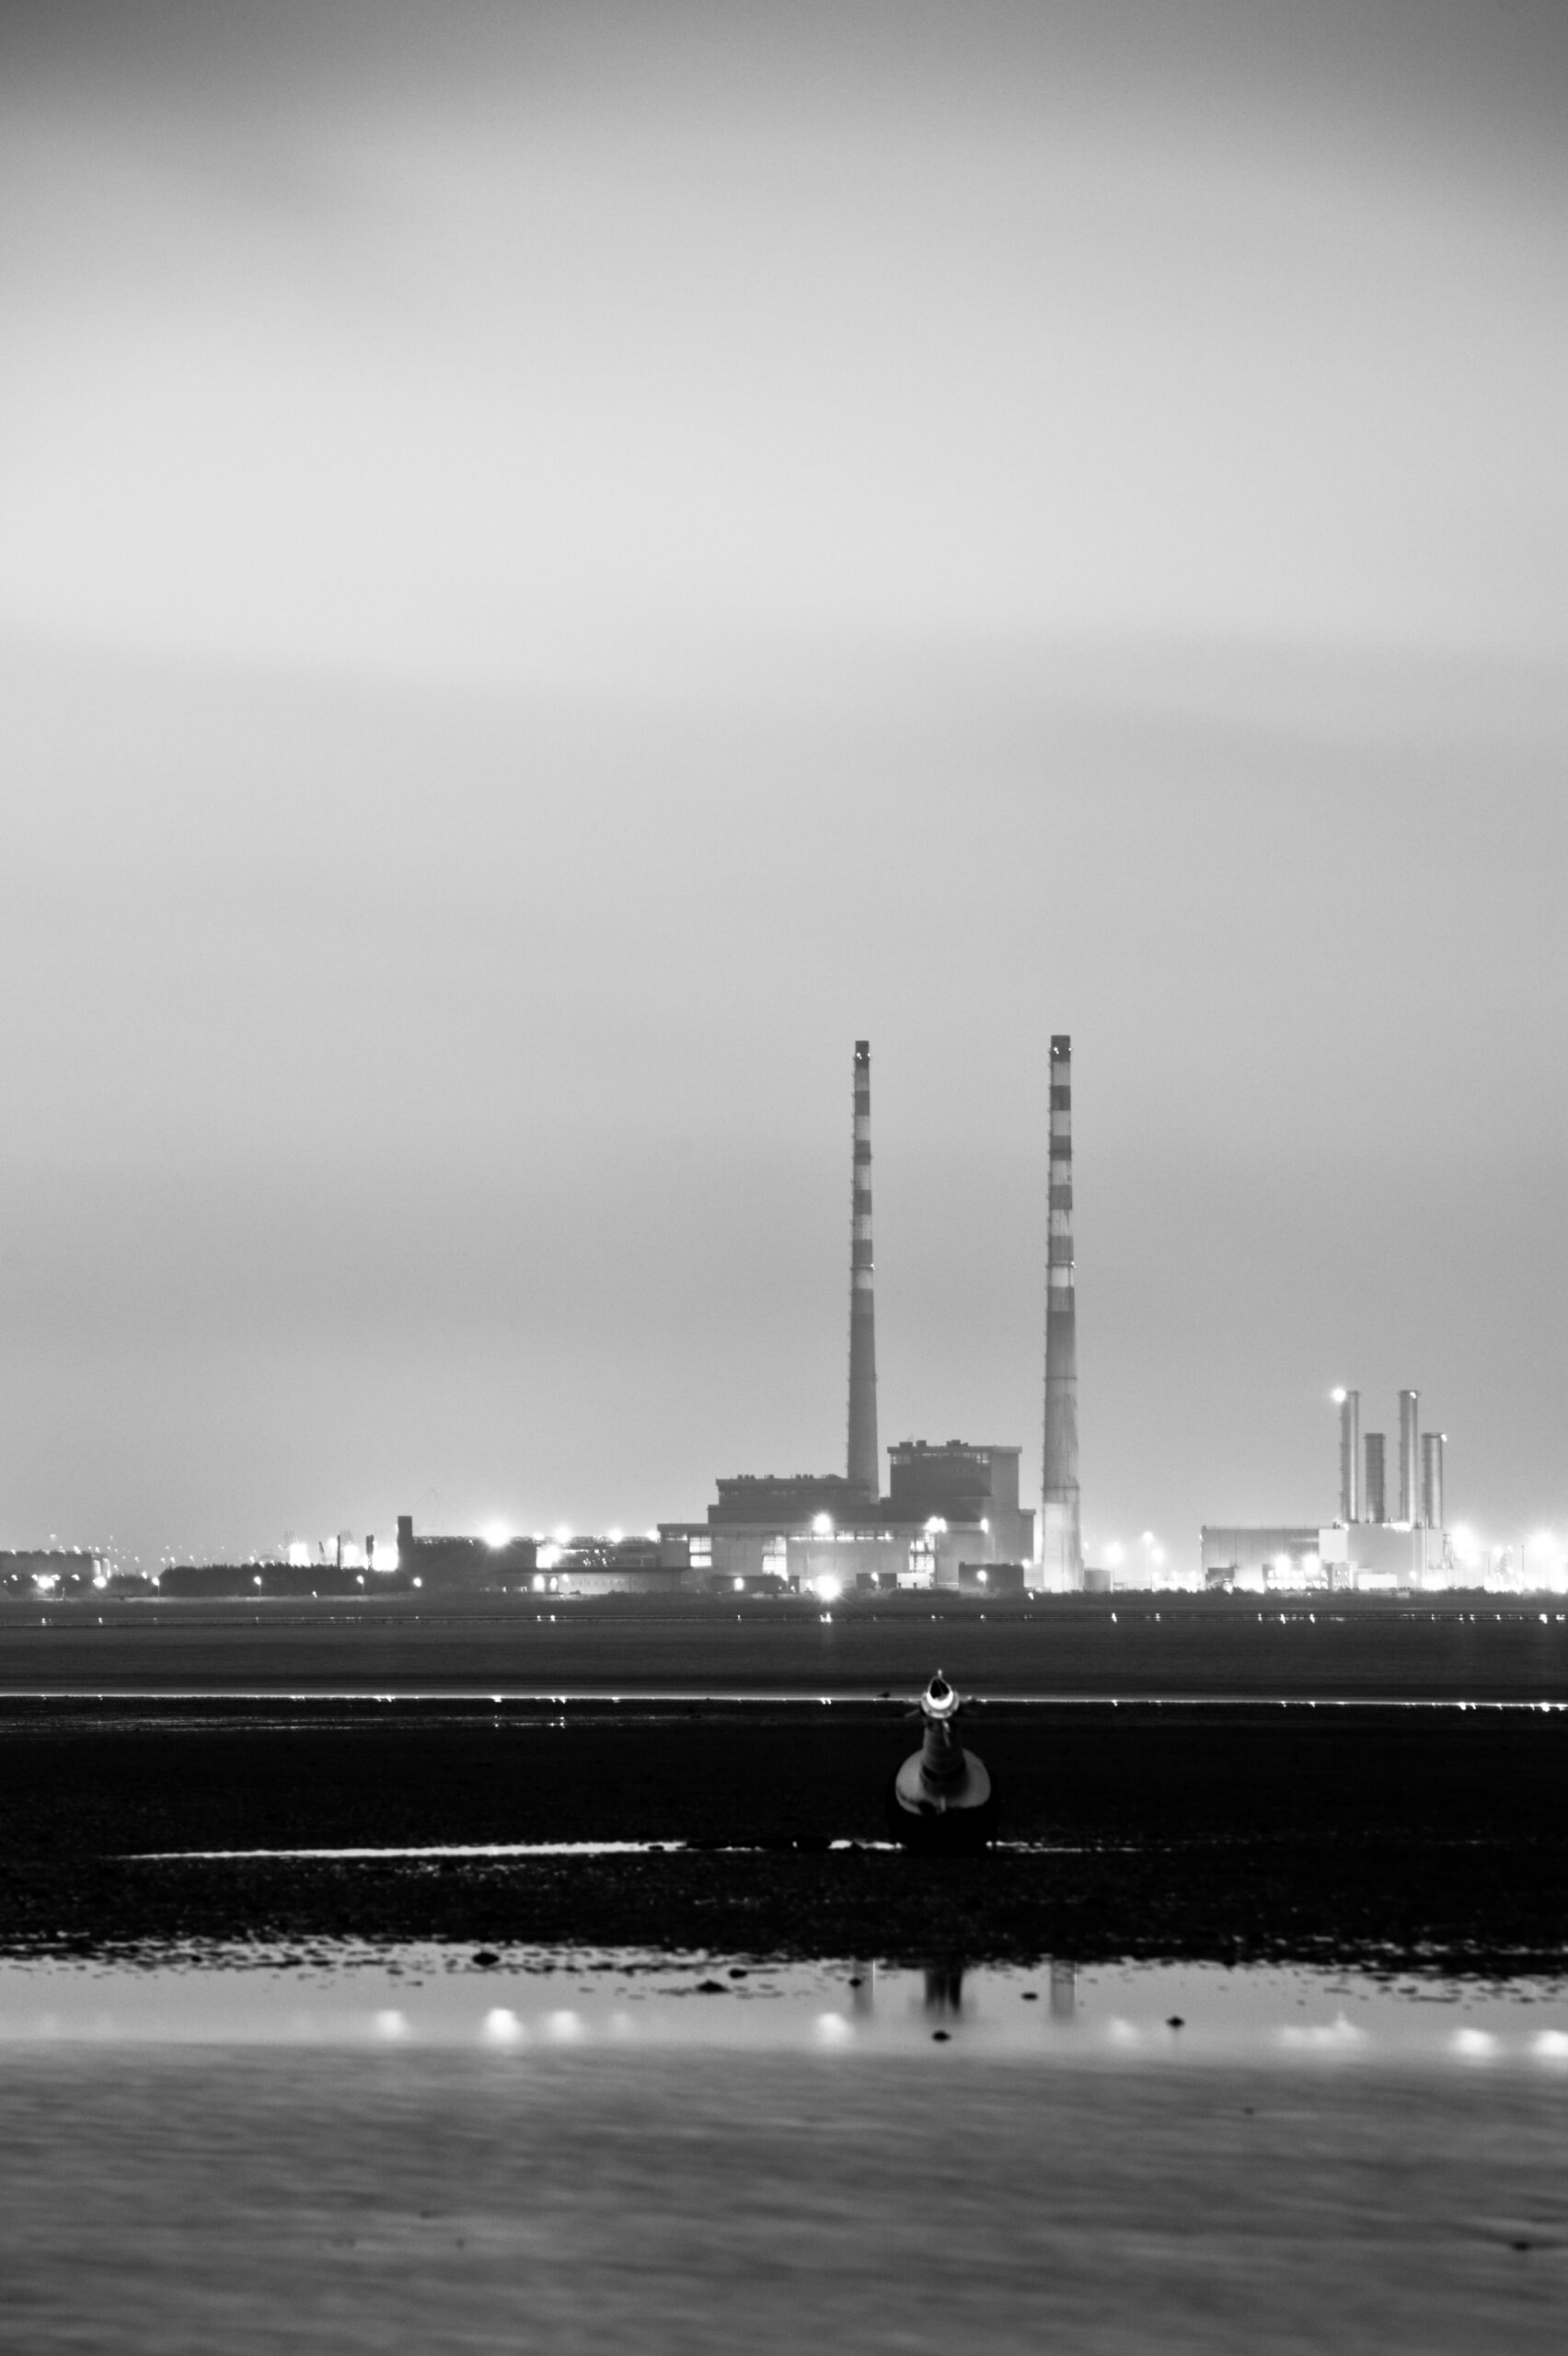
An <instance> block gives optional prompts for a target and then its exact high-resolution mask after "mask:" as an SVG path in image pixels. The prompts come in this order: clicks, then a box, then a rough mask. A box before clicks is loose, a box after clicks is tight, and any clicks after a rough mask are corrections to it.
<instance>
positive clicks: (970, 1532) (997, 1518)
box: [706, 1439, 1034, 1593]
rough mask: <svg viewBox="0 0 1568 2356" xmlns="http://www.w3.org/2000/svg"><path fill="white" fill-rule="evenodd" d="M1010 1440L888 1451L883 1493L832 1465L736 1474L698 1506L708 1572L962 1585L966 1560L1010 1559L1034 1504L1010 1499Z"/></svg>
mask: <svg viewBox="0 0 1568 2356" xmlns="http://www.w3.org/2000/svg"><path fill="white" fill-rule="evenodd" d="M1019 1456H1020V1451H1019V1449H1016V1448H995V1447H980V1446H976V1445H974V1444H973V1443H971V1442H969V1441H966V1440H961V1439H951V1440H946V1441H943V1442H942V1443H941V1444H940V1446H939V1445H932V1444H930V1443H928V1441H926V1440H923V1439H908V1440H902V1441H900V1443H899V1444H898V1446H897V1447H895V1448H893V1449H890V1450H889V1451H888V1466H889V1475H888V1488H887V1495H886V1496H872V1497H869V1498H868V1497H866V1496H863V1495H862V1494H861V1493H860V1491H859V1485H858V1484H856V1483H854V1482H852V1481H849V1480H847V1479H844V1478H841V1477H840V1476H839V1475H838V1474H836V1473H817V1474H812V1473H801V1474H797V1475H796V1476H795V1477H794V1478H792V1479H790V1480H780V1479H778V1478H777V1477H776V1476H775V1475H773V1474H764V1475H756V1474H744V1473H743V1474H741V1475H739V1476H737V1477H736V1478H734V1479H732V1480H723V1481H721V1482H720V1483H719V1484H718V1487H719V1496H718V1501H717V1503H716V1504H714V1505H711V1506H709V1509H708V1522H707V1530H706V1534H707V1537H708V1540H709V1562H708V1572H709V1576H710V1577H711V1578H712V1579H714V1580H715V1581H718V1582H724V1583H729V1584H731V1585H732V1584H733V1582H734V1581H735V1580H736V1579H739V1580H741V1581H742V1582H743V1584H744V1585H746V1586H755V1585H756V1584H758V1583H760V1582H763V1581H773V1582H778V1583H780V1584H785V1585H788V1586H790V1587H802V1588H815V1589H816V1590H817V1591H818V1592H819V1593H821V1592H823V1591H824V1589H829V1588H831V1589H833V1590H836V1591H837V1592H839V1593H843V1592H846V1591H847V1590H849V1589H852V1588H856V1587H858V1586H859V1587H874V1586H886V1587H890V1588H891V1587H908V1588H917V1587H940V1588H962V1587H963V1585H964V1584H965V1583H966V1582H965V1580H964V1576H963V1573H964V1570H965V1567H966V1566H968V1567H970V1568H972V1569H974V1571H976V1572H978V1571H980V1570H986V1571H988V1570H989V1569H990V1568H991V1567H992V1566H993V1565H998V1564H1013V1565H1021V1564H1022V1563H1024V1562H1026V1561H1028V1560H1030V1559H1031V1558H1032V1554H1033V1552H1034V1516H1033V1515H1032V1513H1030V1512H1028V1511H1027V1510H1025V1509H1024V1508H1022V1507H1020V1505H1019V1501H1018V1473H1019Z"/></svg>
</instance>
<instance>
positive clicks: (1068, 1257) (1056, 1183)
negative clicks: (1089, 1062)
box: [1040, 1032, 1083, 1588]
mask: <svg viewBox="0 0 1568 2356" xmlns="http://www.w3.org/2000/svg"><path fill="white" fill-rule="evenodd" d="M1049 1201H1050V1238H1049V1242H1048V1243H1047V1246H1046V1266H1045V1463H1044V1477H1043V1481H1042V1483H1041V1491H1040V1566H1041V1571H1042V1574H1043V1581H1044V1584H1045V1586H1046V1587H1047V1588H1081V1587H1082V1585H1083V1541H1082V1537H1081V1535H1080V1532H1079V1528H1078V1309H1077V1301H1076V1298H1075V1287H1074V1283H1073V1043H1072V1041H1071V1039H1070V1038H1068V1037H1066V1035H1065V1034H1062V1033H1060V1032H1057V1033H1056V1034H1055V1035H1054V1036H1053V1038H1052V1041H1051V1172H1050V1196H1049Z"/></svg>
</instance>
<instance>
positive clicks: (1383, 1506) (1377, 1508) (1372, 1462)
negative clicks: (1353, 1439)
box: [1366, 1432, 1389, 1521]
mask: <svg viewBox="0 0 1568 2356" xmlns="http://www.w3.org/2000/svg"><path fill="white" fill-rule="evenodd" d="M1366 1519H1367V1520H1368V1521H1387V1520H1388V1519H1389V1514H1388V1493H1387V1491H1386V1489H1385V1488H1384V1485H1383V1435H1382V1433H1381V1432H1368V1433H1367V1435H1366Z"/></svg>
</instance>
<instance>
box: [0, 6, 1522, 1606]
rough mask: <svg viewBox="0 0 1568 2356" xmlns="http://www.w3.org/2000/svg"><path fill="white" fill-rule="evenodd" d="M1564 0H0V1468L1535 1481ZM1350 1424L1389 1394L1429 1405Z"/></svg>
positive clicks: (1130, 1527)
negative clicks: (851, 1467)
mask: <svg viewBox="0 0 1568 2356" xmlns="http://www.w3.org/2000/svg"><path fill="white" fill-rule="evenodd" d="M1565 101H1568V17H1565V16H1564V12H1563V11H1562V9H1561V8H1560V7H1559V6H1546V5H1541V6H1517V7H1511V8H1509V9H1508V10H1507V11H1505V12H1502V11H1499V12H1484V13H1483V12H1481V11H1477V10H1474V9H1472V8H1469V7H1465V6H1458V5H1454V6H1442V5H1436V4H1435V0H1433V4H1432V5H1425V4H1424V0H1408V5H1407V4H1406V0H1368V5H1363V6H1351V5H1345V6H1327V5H1320V0H1303V5H1300V6H1295V7H1291V8H1283V7H1280V8H1276V7H1274V6H1264V5H1262V0H1257V4H1256V5H1251V6H1239V5H1238V6H1224V5H1220V0H1210V4H1209V5H1205V6H1184V5H1182V0H1171V4H1170V5H1164V6H1155V5H1153V0H1150V4H1149V5H1148V6H1131V5H1117V0H1107V5H1104V6H1097V7H1090V6H1046V5H1041V6H992V5H988V0H971V4H970V5H964V6H921V5H916V4H913V0H912V5H905V6H868V5H857V4H856V0H847V4H846V5H842V6H832V7H830V6H820V7H819V6H809V5H805V6H790V7H789V8H787V9H786V8H780V7H748V6H723V7H719V6H710V7H704V6H658V5H655V6H648V7H644V8H637V9H630V8H625V7H619V6H594V5H592V4H591V0H586V4H585V5H582V6H536V7H529V6H510V7H507V6H490V5H481V0H455V5H452V6H444V7H443V8H441V9H439V10H438V9H436V8H434V7H432V6H400V5H396V0H393V5H386V6H374V7H373V6H368V5H365V6H358V5H343V4H342V0H336V4H335V5H334V0H328V5H325V6H304V5H301V6H297V7H296V6H288V5H282V6H270V7H268V8H266V9H260V10H258V9H248V8H244V7H230V6H219V5H215V4H214V0H207V4H206V5H198V0H190V5H189V6H186V5H173V4H172V0H168V4H167V5H160V4H156V0H149V5H145V6H142V5H138V0H132V5H129V6H121V7H116V6H109V5H107V0H106V4H105V5H102V6H77V5H74V0H60V5H57V6H43V5H40V6H5V7H4V8H0V204H3V213H4V218H5V221H6V237H5V240H4V247H3V260H0V269H3V270H4V273H5V288H4V294H5V299H4V306H3V316H4V318H5V320H6V328H5V330H4V334H5V364H4V366H3V367H0V762H3V769H0V781H3V785H4V835H3V837H0V839H3V843H4V850H5V872H6V922H5V926H4V929H3V931H0V1076H3V1080H4V1092H5V1104H6V1123H5V1129H4V1138H3V1142H0V1418H3V1430H4V1438H3V1439H0V1544H32V1543H37V1542H40V1541H42V1540H45V1539H47V1538H48V1536H49V1535H50V1533H51V1532H52V1531H53V1532H58V1534H59V1536H60V1537H61V1539H62V1540H64V1541H67V1542H71V1541H75V1542H83V1543H99V1544H101V1543H103V1542H106V1541H108V1540H109V1538H110V1536H111V1535H112V1537H113V1538H114V1539H115V1541H116V1542H118V1543H119V1544H120V1545H121V1546H122V1547H123V1548H124V1549H125V1550H126V1551H127V1552H129V1553H141V1554H142V1555H143V1556H144V1558H145V1559H155V1558H156V1556H157V1555H158V1554H159V1553H161V1552H163V1551H166V1550H169V1551H173V1552H176V1553H194V1554H201V1553H243V1552H246V1551H249V1550H252V1549H259V1548H264V1547H267V1546H269V1545H274V1544H276V1543H278V1542H281V1539H282V1533H283V1531H284V1530H285V1529H288V1530H294V1531H296V1532H297V1533H299V1534H301V1535H304V1534H306V1533H309V1534H311V1535H316V1534H324V1533H325V1532H327V1531H329V1530H335V1529H339V1528H343V1529H351V1530H355V1531H356V1532H357V1533H360V1534H363V1531H365V1530H371V1529H373V1528H374V1529H375V1530H381V1531H383V1532H386V1531H389V1530H390V1529H391V1527H392V1525H393V1521H394V1518H395V1516H396V1514H397V1513H398V1511H405V1510H410V1509H411V1510H413V1511H414V1512H415V1513H416V1514H419V1515H421V1516H430V1517H431V1518H432V1519H434V1518H435V1508H434V1507H432V1505H431V1504H430V1502H429V1500H430V1499H431V1498H432V1494H433V1496H435V1497H438V1498H440V1499H442V1500H444V1505H445V1508H446V1510H447V1512H448V1513H449V1515H450V1518H451V1519H452V1523H453V1526H454V1527H455V1528H463V1527H467V1526H473V1525H480V1524H483V1523H486V1522H490V1521H495V1520H502V1521H507V1522H510V1523H512V1524H513V1525H514V1526H516V1527H518V1528H524V1529H535V1528H541V1529H548V1528H550V1527H553V1526H554V1525H556V1524H557V1523H559V1522H571V1523H573V1524H575V1525H577V1526H579V1527H584V1528H586V1527H609V1526H612V1525H616V1526H621V1527H625V1528H627V1529H632V1528H640V1527H645V1526H648V1525H649V1524H651V1522H652V1521H653V1520H655V1519H661V1518H663V1519H677V1518H687V1517H695V1516H698V1515H700V1513H701V1512H702V1510H703V1509H704V1507H705V1505H706V1503H707V1501H708V1499H709V1496H710V1495H711V1494H712V1489H711V1484H712V1481H713V1479H714V1477H715V1476H716V1475H718V1474H720V1473H730V1472H744V1471H755V1472H767V1471H769V1470H773V1471H777V1472H793V1471H796V1470H827V1469H833V1468H837V1467H840V1466H841V1464H842V1460H843V1448H844V1407H845V1389H846V1377H847V1334H848V1305H847V1268H848V1248H849V1154H848V1135H849V1091H848V1077H847V1075H848V1061H849V1054H850V1049H851V1045H852V1042H853V1041H854V1039H855V1038H856V1037H857V1036H863V1037H867V1038H869V1039H870V1043H871V1050H872V1056H873V1060H874V1070H875V1099H874V1123H875V1132H874V1151H875V1171H876V1247H877V1325H878V1363H879V1373H880V1378H881V1380H880V1394H879V1410H880V1423H881V1429H882V1439H883V1442H884V1444H885V1443H886V1442H888V1441H890V1440H895V1439H898V1438H904V1437H905V1436H919V1437H925V1438H947V1437H949V1436H950V1435H961V1436H963V1437H964V1438H971V1439H975V1440H982V1441H992V1442H1005V1443H1015V1444H1018V1445H1019V1446H1020V1447H1021V1448H1022V1449H1023V1462H1024V1467H1025V1478H1026V1484H1027V1485H1028V1487H1029V1490H1030V1500H1031V1502H1033V1497H1034V1493H1035V1486H1036V1484H1037V1482H1038V1472H1039V1458H1040V1436H1041V1414H1042V1376H1043V1315H1044V1280H1043V1268H1044V1238H1045V1136H1046V1088H1047V1085H1048V1075H1047V1057H1048V1045H1049V1037H1050V1034H1051V1033H1052V1032H1053V1031H1064V1032H1068V1033H1070V1034H1072V1038H1073V1049H1074V1060H1075V1065H1076V1070H1075V1107H1074V1110H1075V1127H1076V1151H1077V1176H1078V1199H1077V1205H1076V1211H1077V1223H1078V1239H1077V1241H1078V1327H1079V1331H1078V1345H1079V1356H1080V1366H1081V1379H1080V1426H1081V1451H1082V1452H1081V1472H1082V1482H1083V1512H1084V1523H1085V1529H1086V1533H1087V1537H1088V1541H1089V1549H1090V1556H1091V1559H1092V1558H1093V1557H1094V1555H1095V1554H1096V1553H1097V1552H1098V1550H1099V1549H1100V1548H1101V1547H1102V1546H1103V1544H1104V1543H1105V1542H1107V1541H1108V1540H1110V1539H1113V1538H1119V1539H1120V1540H1122V1541H1123V1542H1124V1543H1130V1542H1134V1541H1136V1538H1137V1535H1138V1532H1139V1531H1140V1530H1144V1529H1154V1530H1157V1531H1158V1532H1159V1535H1160V1537H1161V1539H1162V1540H1163V1542H1164V1543H1165V1544H1166V1546H1167V1547H1168V1549H1169V1550H1170V1553H1171V1554H1172V1556H1173V1558H1174V1559H1176V1560H1178V1561H1183V1562H1191V1561H1192V1560H1193V1558H1194V1557H1195V1551H1196V1546H1195V1540H1196V1530H1197V1526H1198V1523H1199V1522H1200V1520H1203V1519H1210V1520H1214V1521H1226V1522H1228V1521H1242V1520H1252V1519H1257V1520H1265V1519H1266V1520H1273V1519H1275V1518H1276V1517H1277V1518H1280V1519H1292V1520H1294V1519H1297V1517H1299V1518H1301V1519H1311V1518H1313V1517H1314V1516H1319V1515H1320V1516H1321V1517H1322V1518H1324V1519H1327V1518H1328V1517H1330V1516H1331V1515H1332V1511H1333V1508H1334V1503H1335V1499H1336V1496H1337V1425H1336V1418H1335V1413H1334V1410H1333V1408H1332V1404H1331V1403H1330V1399H1329V1392H1330V1391H1331V1389H1332V1386H1333V1385H1334V1384H1335V1383H1339V1382H1343V1383H1348V1384H1351V1385H1354V1386H1355V1387H1356V1388H1358V1389H1359V1390H1360V1392H1361V1393H1362V1419H1363V1424H1364V1426H1366V1427H1369V1428H1373V1429H1377V1428H1383V1429H1386V1430H1387V1431H1389V1433H1390V1435H1392V1434H1393V1433H1394V1432H1395V1431H1396V1430H1397V1423H1396V1419H1395V1413H1394V1398H1395V1393H1396V1392H1397V1391H1398V1390H1399V1389H1400V1388H1401V1386H1403V1385H1406V1384H1411V1385H1414V1386H1415V1387H1417V1388H1419V1390H1420V1391H1421V1392H1422V1401H1423V1409H1424V1415H1426V1418H1427V1420H1428V1422H1429V1423H1430V1424H1431V1426H1433V1427H1440V1428H1442V1429H1444V1430H1446V1431H1447V1434H1448V1436H1449V1445H1448V1461H1447V1472H1448V1496H1449V1510H1450V1514H1451V1516H1452V1518H1453V1519H1456V1520H1460V1521H1468V1522H1470V1523H1473V1524H1475V1525H1476V1526H1478V1527H1481V1528H1483V1529H1485V1530H1488V1531H1489V1532H1490V1533H1491V1534H1492V1535H1493V1537H1494V1538H1495V1539H1496V1540H1497V1541H1498V1542H1506V1541H1509V1540H1513V1541H1515V1542H1516V1540H1517V1537H1518V1535H1519V1534H1521V1532H1522V1531H1524V1530H1533V1529H1535V1528H1537V1527H1538V1526H1540V1525H1542V1524H1547V1525H1550V1524H1552V1523H1556V1524H1557V1526H1558V1527H1559V1528H1560V1529H1561V1530H1563V1531H1564V1533H1565V1534H1568V1447H1565V1444H1564V1443H1565V1421H1568V1418H1565V1396H1564V1381H1563V1376H1562V1334H1563V1333H1564V1331H1565V1330H1568V1235H1565V1221H1564V1203H1565V1201H1568V1087H1565V1086H1564V1084H1563V1080H1562V1068H1563V1041H1564V1034H1565V1026H1568V922H1565V900H1568V895H1565V891H1564V880H1565V878H1568V791H1565V782H1568V466H1565V463H1564V458H1563V451H1562V418H1563V416H1564V415H1565V414H1568V301H1565V299H1564V297H1565V295H1568V136H1565V133H1568V103H1565ZM1391 1444H1392V1442H1391V1439H1390V1445H1391Z"/></svg>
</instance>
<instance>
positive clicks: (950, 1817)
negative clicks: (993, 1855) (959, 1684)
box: [887, 1669, 997, 1856]
mask: <svg viewBox="0 0 1568 2356" xmlns="http://www.w3.org/2000/svg"><path fill="white" fill-rule="evenodd" d="M959 1709H960V1703H959V1698H958V1691H957V1688H956V1687H955V1686H952V1685H950V1684H949V1682H948V1680H947V1679H946V1678H945V1677H944V1676H943V1675H942V1673H941V1670H940V1669H938V1671H937V1673H936V1675H935V1677H933V1678H932V1680H931V1681H930V1683H929V1685H928V1686H927V1688H926V1690H925V1692H923V1693H922V1694H921V1696H920V1710H919V1715H920V1716H921V1718H922V1719H923V1720H924V1722H925V1730H924V1736H923V1739H922V1741H921V1744H920V1748H919V1750H916V1751H912V1752H911V1753H910V1755H909V1757H908V1758H907V1759H906V1760H905V1762H904V1764H903V1766H902V1767H901V1768H900V1769H899V1771H898V1773H897V1774H896V1775H895V1776H894V1779H893V1781H892V1783H891V1784H889V1786H888V1793H887V1822H888V1830H889V1831H890V1832H891V1833H892V1834H893V1837H894V1840H895V1841H899V1842H903V1844H904V1846H905V1848H906V1849H918V1850H922V1851H924V1852H926V1853H927V1854H932V1855H941V1856H957V1855H968V1854H973V1853H974V1851H975V1850H977V1849H983V1848H984V1847H985V1846H986V1842H988V1841H989V1840H990V1839H991V1838H992V1837H993V1835H994V1834H995V1832H996V1830H997V1793H996V1786H995V1785H994V1784H993V1783H992V1781H991V1778H990V1776H989V1775H988V1774H987V1773H986V1767H985V1764H984V1762H983V1761H981V1760H978V1759H976V1757H975V1756H974V1752H973V1751H972V1750H965V1749H964V1747H963V1743H962V1741H961V1740H960V1739H959V1733H958V1714H959Z"/></svg>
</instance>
